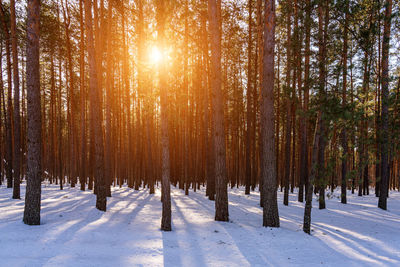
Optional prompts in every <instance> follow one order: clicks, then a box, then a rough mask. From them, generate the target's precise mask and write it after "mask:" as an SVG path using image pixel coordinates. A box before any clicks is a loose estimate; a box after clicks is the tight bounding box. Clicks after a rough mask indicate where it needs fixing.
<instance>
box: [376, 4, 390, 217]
mask: <svg viewBox="0 0 400 267" xmlns="http://www.w3.org/2000/svg"><path fill="white" fill-rule="evenodd" d="M385 6H386V7H385V22H384V30H383V41H382V124H381V126H382V145H381V149H382V152H381V166H382V167H381V172H382V180H381V186H380V187H381V188H380V195H379V202H378V207H379V208H381V209H383V210H386V209H387V197H388V181H389V164H388V150H389V142H388V135H389V131H388V124H389V123H388V120H389V118H388V117H389V48H390V26H391V18H392V0H387V1H386V4H385Z"/></svg>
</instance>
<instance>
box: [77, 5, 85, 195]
mask: <svg viewBox="0 0 400 267" xmlns="http://www.w3.org/2000/svg"><path fill="white" fill-rule="evenodd" d="M79 19H80V42H79V56H80V57H79V70H80V84H79V88H80V106H81V114H80V120H81V148H80V155H81V158H80V168H79V182H80V184H81V190H82V191H85V184H86V115H85V114H86V101H85V99H86V91H85V32H84V27H83V0H79Z"/></svg>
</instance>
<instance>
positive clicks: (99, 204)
mask: <svg viewBox="0 0 400 267" xmlns="http://www.w3.org/2000/svg"><path fill="white" fill-rule="evenodd" d="M85 22H86V39H87V48H88V56H89V74H90V76H89V90H90V115H91V116H90V119H91V127H92V128H93V136H94V176H95V178H96V181H97V182H96V184H97V185H96V187H97V195H96V208H97V209H99V210H101V211H106V205H107V197H106V188H105V181H104V144H103V130H102V121H103V120H102V117H103V116H102V110H101V106H100V88H99V87H98V82H97V65H96V53H95V48H94V41H93V25H92V3H91V1H90V0H85ZM107 164H108V163H107Z"/></svg>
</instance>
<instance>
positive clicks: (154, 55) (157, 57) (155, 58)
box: [149, 46, 163, 64]
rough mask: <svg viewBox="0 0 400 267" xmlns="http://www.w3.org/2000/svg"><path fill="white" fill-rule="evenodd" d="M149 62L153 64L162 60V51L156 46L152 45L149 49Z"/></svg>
mask: <svg viewBox="0 0 400 267" xmlns="http://www.w3.org/2000/svg"><path fill="white" fill-rule="evenodd" d="M149 57H150V62H151V63H153V64H156V63H159V62H160V61H161V60H162V57H163V56H162V53H161V51H160V50H159V49H158V47H157V46H153V47H152V49H151V51H150V55H149Z"/></svg>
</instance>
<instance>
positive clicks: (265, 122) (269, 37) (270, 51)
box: [260, 0, 279, 227]
mask: <svg viewBox="0 0 400 267" xmlns="http://www.w3.org/2000/svg"><path fill="white" fill-rule="evenodd" d="M264 16H265V17H264V19H265V21H264V55H263V78H262V94H261V96H262V98H261V107H260V111H261V138H262V142H261V144H262V147H261V149H262V154H263V156H262V165H261V166H262V167H261V170H262V179H263V191H264V207H263V226H265V227H279V213H278V201H277V192H276V190H277V186H276V180H277V179H276V154H275V127H274V124H275V115H274V78H275V76H274V75H275V74H274V52H275V51H274V49H275V23H276V18H275V1H274V0H268V1H266V2H265V7H264Z"/></svg>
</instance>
